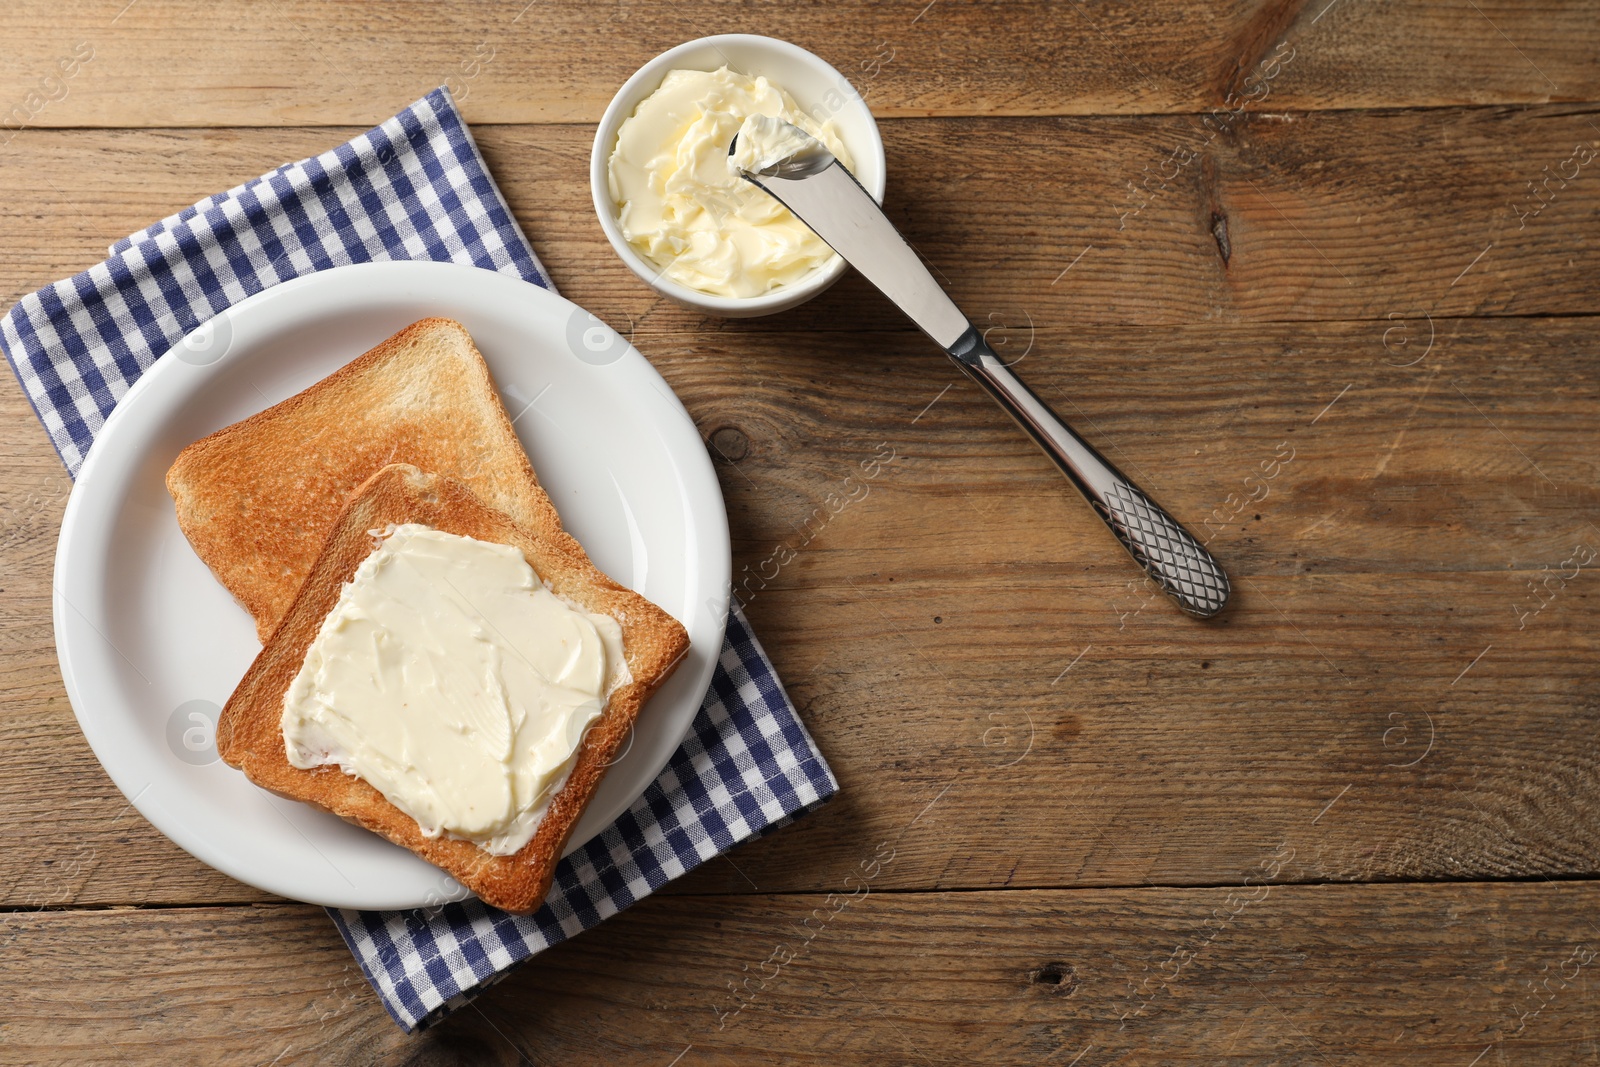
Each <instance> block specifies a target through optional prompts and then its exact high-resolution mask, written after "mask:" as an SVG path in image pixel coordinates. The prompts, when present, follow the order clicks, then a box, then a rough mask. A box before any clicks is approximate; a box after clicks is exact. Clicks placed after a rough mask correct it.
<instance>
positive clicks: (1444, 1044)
mask: <svg viewBox="0 0 1600 1067" xmlns="http://www.w3.org/2000/svg"><path fill="white" fill-rule="evenodd" d="M928 832H930V833H931V832H934V831H931V830H930V831H928ZM908 836H910V835H908ZM890 854H891V853H890V852H883V853H882V855H884V856H885V857H887V856H889V855H890ZM865 855H868V856H870V855H872V851H871V850H870V849H869V850H868V852H867V853H866V854H865ZM1263 858H1266V857H1263ZM898 862H899V861H898V859H896V860H894V861H892V862H891V863H890V864H889V866H888V867H886V868H884V869H886V870H887V869H892V867H893V866H895V865H897V864H898ZM1596 903H1597V899H1596V891H1595V889H1594V887H1593V886H1592V885H1571V884H1551V883H1544V884H1535V885H1519V884H1510V885H1481V884H1457V885H1434V886H1405V887H1399V886H1311V887H1300V888H1293V889H1284V888H1278V889H1262V888H1259V887H1254V888H1251V889H1248V890H1243V891H1234V890H1228V889H1194V890H1161V891H1150V890H1138V891H1128V890H1116V891H1103V890H1096V891H1085V892H1075V893H1068V892H1053V891H1032V892H1004V893H996V892H979V893H927V894H899V893H883V892H879V891H877V890H876V889H875V888H874V887H873V885H872V884H870V883H867V882H863V883H861V884H860V885H858V886H857V888H856V890H855V896H854V898H853V899H852V898H849V897H837V898H826V899H825V898H823V897H821V896H814V895H805V896H782V895H779V896H760V897H694V898H685V897H677V898H665V897H657V898H654V899H651V900H647V901H645V902H643V903H641V904H639V905H636V906H635V907H634V908H632V909H631V910H630V911H628V912H626V913H624V914H623V915H621V916H619V917H617V918H615V919H612V920H611V921H609V922H607V923H605V924H604V925H603V926H601V927H599V928H597V929H595V930H592V931H590V932H588V933H586V934H583V935H582V936H580V937H579V938H577V939H575V940H573V941H571V942H568V943H567V944H564V945H562V946H559V947H557V948H556V949H553V950H551V951H550V952H548V953H546V954H544V955H543V956H541V957H539V958H537V959H535V960H534V961H532V962H531V963H529V964H527V965H525V966H524V967H523V968H521V969H520V970H519V971H517V972H516V973H515V974H513V975H512V976H511V977H510V978H509V979H507V980H506V981H505V982H504V983H502V984H501V985H500V986H498V987H497V988H495V989H493V990H490V991H488V992H487V993H486V994H484V995H483V997H482V998H480V999H479V1000H478V1001H477V1002H476V1005H475V1007H473V1008H468V1009H466V1010H463V1011H461V1012H459V1013H458V1014H457V1015H456V1016H454V1017H453V1018H451V1019H449V1020H447V1021H446V1022H445V1023H444V1024H443V1025H441V1026H440V1027H438V1028H436V1029H434V1030H431V1031H427V1032H425V1033H423V1034H422V1035H420V1036H418V1037H416V1038H406V1037H405V1036H404V1035H402V1034H401V1033H400V1032H399V1031H398V1030H397V1029H396V1028H395V1026H394V1025H393V1024H392V1023H391V1022H390V1021H389V1019H388V1017H387V1016H385V1015H384V1013H383V1011H382V1009H381V1007H380V1006H379V1005H378V1004H377V1002H376V1000H375V999H374V998H373V997H372V995H371V994H370V993H369V992H368V991H367V990H366V988H365V984H364V982H363V981H362V979H361V978H360V976H359V974H358V973H356V972H355V971H354V968H353V967H352V965H351V962H350V959H349V955H348V953H347V952H346V951H345V949H344V946H343V944H342V943H341V942H340V941H339V938H338V936H337V935H336V934H335V933H334V932H333V929H332V927H331V926H330V925H329V924H328V922H327V920H326V919H325V918H324V917H323V916H322V915H321V913H320V912H318V911H317V910H315V909H311V908H304V907H283V906H275V907H257V908H197V909H181V910H168V911H154V912H152V911H143V910H114V911H80V912H67V913H53V914H46V915H28V916H23V915H10V916H5V917H4V918H3V919H0V941H3V942H4V943H5V945H6V951H5V952H4V953H0V977H3V978H4V979H5V980H6V982H7V987H8V988H9V989H11V990H13V995H12V996H11V997H10V998H9V1003H8V1010H7V1013H6V1018H5V1020H4V1021H3V1022H0V1062H5V1063H39V1064H43V1063H67V1062H70V1063H100V1062H104V1063H165V1062H170V1061H171V1060H170V1057H171V1055H172V1048H173V1046H174V1045H175V1044H179V1043H181V1046H182V1048H183V1049H184V1058H185V1060H187V1061H189V1062H231V1063H239V1062H253V1063H267V1062H269V1061H270V1062H274V1063H279V1064H287V1063H406V1064H415V1065H433V1064H456V1063H505V1064H511V1063H519V1062H521V1063H537V1064H543V1063H572V1062H576V1063H601V1062H603V1063H618V1064H636V1063H637V1064H648V1065H652V1067H663V1065H665V1064H668V1063H677V1064H679V1065H680V1067H698V1065H702V1064H704V1065H716V1064H730V1065H731V1064H748V1063H755V1062H761V1063H818V1064H857V1063H861V1064H867V1063H871V1064H882V1063H890V1064H925V1063H957V1062H959V1063H975V1062H983V1063H995V1064H1038V1063H1060V1064H1066V1063H1070V1062H1072V1061H1073V1058H1074V1057H1078V1059H1077V1065H1078V1067H1105V1065H1109V1064H1135V1063H1155V1062H1159V1063H1167V1064H1196V1065H1198V1064H1208V1065H1209V1064H1237V1065H1244V1064H1252V1065H1260V1064H1291V1063H1324V1062H1326V1063H1340V1062H1387V1063H1398V1062H1404V1063H1408V1064H1424V1065H1428V1064H1439V1065H1441V1067H1464V1065H1466V1064H1469V1063H1472V1062H1473V1058H1474V1057H1475V1056H1480V1055H1482V1056H1483V1058H1482V1059H1481V1060H1479V1061H1478V1062H1479V1063H1516V1064H1572V1063H1576V1062H1579V1061H1580V1059H1584V1060H1586V1059H1587V1058H1588V1057H1590V1056H1592V1055H1593V1052H1594V1038H1593V1034H1592V1026H1591V1025H1590V1024H1591V1022H1592V1019H1593V1012H1594V1010H1595V1005H1594V993H1593V982H1592V972H1593V969H1594V966H1595V962H1594V961H1595V958H1596V955H1597V953H1600V936H1597V935H1596V933H1595V931H1594V929H1593V927H1592V925H1591V924H1589V923H1588V922H1587V921H1586V920H1585V919H1584V915H1585V913H1587V912H1591V911H1592V910H1593V908H1594V907H1595V905H1596ZM802 923H807V924H808V925H804V926H803V925H802ZM785 960H788V962H784V961H785ZM691 961H692V962H691ZM730 987H731V991H730ZM87 990H92V991H93V997H94V1002H93V1007H92V1009H91V1008H88V1006H87V1005H86V1004H85V991H87ZM1485 1050H1488V1051H1487V1052H1485ZM674 1057H679V1058H677V1059H674Z"/></svg>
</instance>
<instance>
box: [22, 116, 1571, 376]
mask: <svg viewBox="0 0 1600 1067" xmlns="http://www.w3.org/2000/svg"><path fill="white" fill-rule="evenodd" d="M1592 122H1593V120H1592V119H1591V117H1590V116H1589V115H1588V114H1587V113H1583V112H1581V111H1574V110H1573V109H1571V108H1567V107H1563V106H1551V107H1542V108H1532V109H1516V110H1511V109H1466V110H1461V109H1448V110H1440V111H1427V112H1397V113H1374V112H1340V113H1329V114H1317V115H1310V116H1290V117H1288V118H1284V117H1282V116H1279V117H1274V118H1269V117H1265V116H1257V117H1252V118H1246V119H1241V120H1239V122H1238V123H1237V124H1236V125H1234V126H1233V127H1230V129H1229V131H1228V132H1227V133H1225V134H1222V135H1218V136H1216V137H1215V138H1214V139H1212V140H1211V141H1210V142H1209V145H1207V147H1206V148H1205V149H1204V150H1203V151H1201V152H1199V153H1198V154H1196V155H1195V156H1194V157H1193V159H1192V160H1191V161H1190V162H1188V163H1187V164H1186V165H1183V166H1181V167H1179V164H1178V163H1177V162H1172V158H1173V157H1172V153H1173V152H1174V151H1175V150H1176V149H1177V148H1178V147H1179V146H1190V147H1191V148H1192V147H1194V146H1198V145H1200V144H1202V143H1204V142H1205V141H1206V139H1207V138H1209V137H1211V134H1210V133H1208V132H1207V131H1206V130H1205V129H1204V128H1203V127H1201V126H1200V125H1199V124H1198V123H1196V121H1195V120H1193V119H1191V118H1185V117H1144V118H1117V119H1096V120H1086V119H1047V120H1029V121H1021V120H1015V119H979V118H972V119H934V120H921V121H914V122H913V121H905V122H886V123H884V130H885V139H886V141H887V143H888V146H889V170H890V173H891V175H892V176H893V177H892V180H891V182H890V189H889V198H888V200H889V203H888V207H889V213H890V215H891V217H893V218H894V220H895V221H896V223H897V224H898V225H899V226H900V227H901V228H902V229H903V230H904V232H905V233H906V234H907V236H908V238H909V239H910V240H911V242H912V243H913V244H915V245H916V246H917V247H918V248H919V249H921V250H922V252H923V253H924V255H925V256H926V257H927V258H928V260H929V262H930V263H931V264H932V265H933V266H934V268H935V269H936V271H937V273H938V274H939V276H940V277H941V278H942V279H943V280H944V281H945V282H946V284H947V285H948V286H949V288H950V290H951V293H952V294H953V295H954V296H955V297H956V299H957V301H958V303H960V304H961V305H962V306H963V307H964V308H966V309H967V310H968V312H969V314H970V315H971V316H972V317H973V318H974V319H976V320H979V321H983V322H986V323H993V322H1001V321H1003V322H1007V323H1009V324H1011V325H1013V326H1020V325H1021V324H1022V323H1024V322H1030V323H1032V324H1033V325H1034V326H1035V327H1036V328H1046V329H1048V328H1053V327H1060V328H1071V329H1076V328H1078V327H1081V326H1083V325H1086V324H1101V323H1103V324H1113V325H1114V324H1180V323H1205V322H1266V321H1317V320H1351V319H1362V320H1371V321H1373V322H1374V323H1377V324H1379V325H1378V326H1377V327H1376V328H1375V330H1374V335H1375V336H1377V337H1380V338H1381V337H1382V336H1383V335H1384V333H1385V331H1386V330H1388V329H1389V327H1391V326H1393V325H1395V324H1396V322H1398V321H1401V320H1416V321H1417V322H1418V323H1421V322H1422V321H1423V320H1424V317H1425V316H1431V317H1432V318H1435V319H1437V318H1442V317H1452V316H1457V317H1459V316H1467V315H1477V316H1487V315H1534V314H1538V315H1563V314H1566V315H1581V314H1588V313H1590V312H1591V311H1592V309H1593V306H1594V300H1595V297H1596V290H1595V287H1594V279H1595V278H1596V277H1600V210H1597V208H1600V174H1597V173H1595V169H1596V168H1600V158H1597V159H1595V160H1593V161H1591V162H1590V163H1589V164H1588V169H1586V170H1585V169H1580V170H1579V171H1578V176H1577V177H1576V178H1574V179H1573V180H1572V181H1570V182H1569V183H1568V184H1567V185H1566V187H1565V188H1561V187H1559V185H1558V184H1557V183H1556V182H1552V183H1551V185H1550V186H1549V188H1550V190H1552V191H1550V192H1547V193H1543V194H1542V195H1544V196H1546V197H1548V198H1549V206H1548V207H1546V208H1543V209H1542V210H1541V211H1540V213H1539V214H1538V215H1531V214H1530V212H1531V211H1532V209H1531V208H1529V207H1528V206H1527V202H1528V199H1529V197H1530V195H1531V194H1529V193H1528V191H1527V186H1528V183H1529V182H1532V181H1535V180H1539V181H1541V182H1542V181H1543V179H1542V178H1541V177H1540V176H1541V173H1542V168H1544V167H1546V166H1549V167H1552V168H1557V167H1559V166H1560V165H1561V164H1562V163H1563V162H1565V161H1567V160H1571V159H1573V156H1572V153H1573V152H1574V149H1575V146H1578V145H1584V146H1590V145H1600V129H1596V128H1595V126H1594V125H1593V124H1592ZM356 132H357V131H356V130H353V129H347V130H336V131H335V130H318V129H305V130H159V131H121V130H119V131H103V130H92V131H49V130H37V131H36V130H28V131H24V132H23V133H21V134H19V135H18V136H17V137H16V139H15V140H14V141H13V142H12V143H11V145H10V147H9V148H8V149H7V150H5V151H4V152H0V175H3V180H4V182H5V185H6V187H7V190H8V196H7V198H6V199H5V201H4V202H3V203H0V241H4V243H5V247H6V248H7V249H8V250H9V251H10V254H9V255H8V256H7V257H6V259H5V261H4V262H3V263H0V293H3V294H6V297H7V299H14V298H16V297H20V296H22V295H23V294H25V293H27V292H30V291H32V290H33V289H35V288H37V287H38V286H40V285H43V284H46V283H48V282H50V281H53V280H54V279H56V278H57V277H60V276H62V275H65V274H70V273H72V272H74V270H76V269H81V268H82V266H83V265H85V264H87V263H89V262H93V261H94V260H95V259H96V258H100V257H103V256H104V254H105V251H104V250H105V247H106V246H107V245H109V244H110V243H112V242H113V241H116V240H118V239H120V238H122V237H123V236H126V235H127V234H128V233H130V232H132V231H134V230H136V229H138V228H140V227H141V226H143V225H145V224H147V223H148V222H149V221H150V220H151V219H153V218H157V217H160V216H162V215H164V214H168V213H171V212H172V211H174V210H175V209H176V208H178V207H180V206H183V205H187V204H189V203H192V202H193V201H195V200H197V199H200V198H201V197H202V196H204V195H206V194H207V193H209V192H210V191H213V190H215V189H218V188H223V187H227V186H230V185H232V184H235V183H237V182H239V181H243V180H247V179H248V178H251V177H254V176H256V175H258V174H260V173H261V172H263V171H264V170H267V169H270V168H271V167H273V166H275V165H276V164H277V163H279V162H281V161H283V160H285V159H291V158H295V157H300V156H304V155H307V154H311V153H315V152H318V151H322V150H325V149H327V148H328V147H330V146H331V145H333V144H336V143H337V142H338V141H339V140H341V139H343V138H344V137H347V136H349V135H353V134H354V133H356ZM477 135H478V140H479V143H480V144H481V145H482V146H483V149H484V151H485V154H486V156H487V157H488V160H489V163H490V166H491V168H492V170H493V171H494V173H495V174H496V175H497V176H498V179H499V181H500V184H501V187H502V189H504V191H505V193H506V196H507V198H508V200H509V201H510V203H511V206H512V208H513V210H514V211H515V212H516V214H517V216H518V218H519V219H520V220H521V221H522V223H523V225H524V227H525V228H526V229H527V231H528V232H529V233H530V234H531V235H532V239H533V243H534V246H535V248H536V249H537V250H538V252H539V254H540V256H541V257H542V258H543V259H544V260H545V261H546V263H547V265H548V266H549V267H550V269H551V271H552V273H553V275H554V277H555V280H556V282H557V284H558V286H560V287H562V288H563V289H564V291H566V292H567V293H568V295H570V296H572V297H573V298H574V299H576V300H578V301H579V302H580V303H582V304H584V305H585V306H586V307H588V308H590V309H591V310H592V311H594V312H595V313H596V314H598V315H600V316H601V317H603V318H606V319H607V320H608V321H612V322H615V323H616V324H617V325H618V327H619V328H622V329H630V328H631V329H639V328H641V326H649V327H651V328H660V329H677V330H682V331H689V330H694V331H698V332H700V333H701V334H703V335H706V336H715V335H716V334H717V333H718V332H721V331H726V330H729V329H733V328H735V327H732V326H730V325H729V324H728V323H727V322H726V321H723V320H714V319H707V318H703V317H701V316H699V315H696V314H694V313H691V312H689V311H687V310H686V309H682V308H679V307H677V306H676V305H671V304H669V303H668V302H666V301H664V300H663V299H662V298H660V297H658V296H656V295H655V294H654V292H653V291H652V290H650V289H649V288H648V287H646V286H645V285H644V284H643V283H642V282H640V281H639V280H638V279H637V278H635V277H634V276H633V275H632V274H631V273H630V272H629V271H628V270H627V269H626V268H625V267H624V266H623V265H622V263H621V261H620V260H619V259H618V258H617V257H616V256H615V255H614V254H613V253H612V251H611V249H610V246H609V245H607V244H606V242H605V238H604V236H603V235H602V233H601V231H600V227H599V223H598V222H597V221H596V220H595V218H594V215H593V211H592V209H591V208H590V207H589V206H588V204H589V193H588V183H587V180H586V177H585V175H586V174H587V169H586V168H587V162H586V161H587V158H588V152H589V142H590V138H591V132H590V131H589V130H588V129H587V128H584V127H575V126H551V127H526V126H519V127H485V128H482V129H480V130H479V131H478V132H477ZM1419 144H1425V145H1427V148H1426V149H1425V150H1420V149H1419V147H1418V146H1419ZM1186 150H1187V149H1186ZM1590 150H1591V149H1589V148H1587V147H1586V148H1585V149H1584V151H1590ZM1594 151H1596V152H1597V153H1600V149H1594ZM1576 166H1577V163H1576V161H1575V160H1574V161H1573V162H1572V163H1571V165H1569V166H1568V167H1567V168H1565V169H1566V171H1567V172H1568V173H1571V171H1572V169H1573V167H1576ZM1146 168H1149V171H1148V172H1147V171H1146ZM1174 168H1177V171H1176V176H1175V177H1174V178H1173V179H1172V180H1171V181H1170V182H1169V183H1168V184H1167V186H1166V187H1165V189H1161V188H1159V187H1158V186H1157V185H1155V184H1151V187H1150V188H1149V189H1147V190H1143V191H1137V192H1135V191H1130V189H1129V186H1130V184H1131V183H1143V182H1146V181H1151V182H1152V183H1153V181H1154V179H1152V178H1150V177H1149V175H1154V174H1156V173H1157V172H1158V171H1161V170H1167V171H1172V170H1173V169H1174ZM67 174H70V175H72V176H73V177H72V178H70V179H67V178H65V177H62V175H67ZM68 188H70V189H71V190H72V192H71V193H68V192H66V190H67V189H68ZM1444 189H1449V190H1450V191H1451V192H1450V195H1449V196H1443V195H1441V191H1442V190H1444ZM1136 207H1137V209H1138V210H1137V212H1135V210H1134V209H1135V208H1136ZM1519 212H1521V214H1519ZM56 216H59V217H61V218H63V219H65V220H68V222H69V223H70V225H68V226H66V227H65V228H64V229H61V230H54V229H51V228H49V227H44V226H41V225H40V224H39V220H40V219H41V218H46V217H56ZM1523 216H1527V217H1523ZM900 321H903V320H901V319H900V317H899V315H898V313H897V312H895V311H894V310H893V309H892V308H891V307H890V306H889V305H888V304H887V303H886V302H885V301H884V299H883V298H882V297H881V296H880V295H878V294H877V293H876V292H875V291H872V290H870V289H869V288H868V287H867V286H865V285H863V284H859V283H857V284H853V285H851V284H847V285H843V286H839V287H836V289H835V291H831V292H830V293H828V294H827V295H826V296H825V297H824V298H822V299H820V300H817V301H814V302H812V303H811V304H809V305H807V306H806V307H804V308H802V309H800V310H798V311H796V312H794V313H792V314H789V315H784V316H779V317H777V318H774V319H771V320H768V321H766V322H764V323H762V324H761V326H759V327H752V328H765V329H767V330H780V331H788V330H795V329H814V328H829V327H831V328H833V329H836V330H837V329H841V328H845V329H850V330H856V329H859V328H861V325H862V324H868V323H876V322H896V323H898V322H900ZM630 323H631V326H630ZM738 328H740V329H743V328H745V327H738ZM1404 358H1405V359H1409V358H1411V357H1410V355H1409V354H1407V355H1406V356H1405V357H1404ZM1393 361H1394V362H1401V361H1403V360H1402V359H1400V358H1396V359H1394V360H1393Z"/></svg>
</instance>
